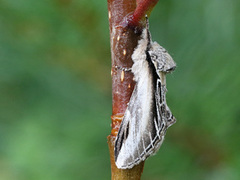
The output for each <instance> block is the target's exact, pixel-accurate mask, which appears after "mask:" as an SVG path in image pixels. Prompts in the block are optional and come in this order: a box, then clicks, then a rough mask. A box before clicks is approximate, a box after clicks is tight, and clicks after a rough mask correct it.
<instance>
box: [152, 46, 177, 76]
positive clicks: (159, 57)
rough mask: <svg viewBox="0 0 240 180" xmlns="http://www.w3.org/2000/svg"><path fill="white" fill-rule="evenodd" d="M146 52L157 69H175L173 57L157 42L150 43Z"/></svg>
mask: <svg viewBox="0 0 240 180" xmlns="http://www.w3.org/2000/svg"><path fill="white" fill-rule="evenodd" d="M148 53H149V55H150V57H151V61H152V62H153V64H154V66H155V68H156V70H157V71H160V72H164V73H169V72H172V71H174V70H175V68H176V63H175V62H174V60H173V58H172V57H171V56H170V54H168V52H167V50H166V49H164V48H163V47H162V46H160V45H159V44H158V43H157V42H153V43H152V44H151V48H150V49H149V51H148Z"/></svg>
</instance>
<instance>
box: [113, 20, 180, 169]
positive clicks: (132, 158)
mask: <svg viewBox="0 0 240 180" xmlns="http://www.w3.org/2000/svg"><path fill="white" fill-rule="evenodd" d="M132 60H133V62H134V63H133V66H132V69H131V70H132V72H133V74H134V80H135V81H136V85H135V87H134V90H133V93H132V96H131V98H130V101H129V104H128V107H127V109H126V111H125V114H124V118H123V120H122V123H121V125H120V128H119V132H118V134H117V137H116V141H115V147H114V153H115V163H116V165H117V167H118V168H120V169H129V168H132V167H133V166H135V165H137V164H139V163H140V162H141V161H144V160H145V159H146V158H148V157H149V156H151V155H153V154H155V153H156V152H157V150H158V149H159V148H160V146H161V144H162V142H163V139H164V136H165V134H166V130H167V129H168V127H170V126H171V125H172V124H174V123H175V122H176V119H175V117H174V116H173V115H172V112H171V111H170V109H169V107H168V106H167V103H166V91H167V89H166V74H167V73H168V72H171V71H173V70H174V69H175V67H176V64H175V62H174V61H173V59H172V57H171V56H170V55H169V54H168V52H167V51H166V50H165V49H164V48H163V47H162V46H160V45H159V44H158V43H157V42H152V40H151V35H150V32H149V28H148V23H147V27H146V28H145V29H144V30H143V32H142V38H141V39H140V40H139V42H138V46H137V47H136V48H135V50H134V52H133V54H132Z"/></svg>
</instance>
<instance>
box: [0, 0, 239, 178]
mask: <svg viewBox="0 0 240 180" xmlns="http://www.w3.org/2000/svg"><path fill="white" fill-rule="evenodd" d="M239 9H240V1H237V0H208V1H200V0H196V1H191V0H188V1H179V0H168V1H166V0H164V1H163V0H160V2H159V3H158V5H157V6H156V8H155V9H154V10H153V12H152V15H151V18H150V29H151V32H152V36H153V39H154V40H156V41H158V42H160V44H161V45H163V46H164V47H165V48H166V49H168V51H169V52H170V54H171V55H172V56H173V58H174V60H175V61H176V63H177V65H178V67H177V69H176V71H175V72H174V73H173V74H171V75H168V94H167V98H168V104H169V106H170V107H171V110H172V112H173V113H174V115H175V116H176V118H177V120H178V121H177V123H176V124H175V125H174V126H172V127H171V128H170V129H169V130H168V133H167V136H166V139H165V142H164V144H163V146H162V148H161V149H160V150H159V152H158V154H157V155H156V156H154V157H152V158H150V159H149V160H147V161H146V163H145V169H144V173H143V177H142V179H143V180H160V179H161V180H182V179H194V180H202V179H206V180H225V179H228V180H238V179H240V153H239V150H240V138H239V133H240V121H239V118H240V98H239V89H240V73H239V67H240V61H239V57H240V52H239V51H240V49H239V47H240V28H239V27H240V25H239V22H240V13H239ZM110 69H111V59H110V45H109V29H108V12H107V0H104V1H99V0H41V1H40V0H39V1H34V0H0V179H1V180H33V179H34V180H79V179H81V180H83V179H91V180H92V179H100V180H105V179H106V180H107V179H110V162H109V153H108V147H107V139H106V137H107V135H108V134H109V133H110V115H111V77H110Z"/></svg>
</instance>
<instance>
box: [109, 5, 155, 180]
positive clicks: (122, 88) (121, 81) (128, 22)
mask: <svg viewBox="0 0 240 180" xmlns="http://www.w3.org/2000/svg"><path fill="white" fill-rule="evenodd" d="M157 2H158V0H108V16H109V28H110V42H111V56H112V70H111V74H112V116H111V119H112V131H111V134H110V135H109V136H108V146H109V151H110V159H111V170H112V180H121V179H124V180H128V179H134V180H138V179H140V178H141V174H142V171H143V166H144V162H142V163H140V164H139V165H137V166H135V167H133V168H132V169H125V170H122V169H118V168H117V167H116V165H115V160H114V142H115V138H116V135H117V132H118V129H119V126H120V124H121V121H122V118H123V116H124V112H125V110H126V108H127V103H128V102H129V100H130V97H131V94H132V91H133V89H134V86H135V82H134V80H133V74H132V73H131V71H123V70H121V69H119V68H115V67H116V66H117V67H121V68H131V67H132V64H133V62H132V59H131V55H132V53H133V51H134V48H135V47H136V46H137V43H138V40H139V39H140V36H141V32H142V29H143V28H144V27H145V25H146V24H145V23H146V21H145V20H144V19H145V15H146V14H147V15H148V16H149V15H150V13H151V11H152V9H153V7H154V6H155V5H156V3H157Z"/></svg>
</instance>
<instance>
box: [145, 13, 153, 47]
mask: <svg viewBox="0 0 240 180" xmlns="http://www.w3.org/2000/svg"><path fill="white" fill-rule="evenodd" d="M145 17H146V30H147V40H148V46H147V47H148V49H150V45H151V43H152V37H151V33H150V30H149V20H148V16H147V15H146V16H145Z"/></svg>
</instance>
